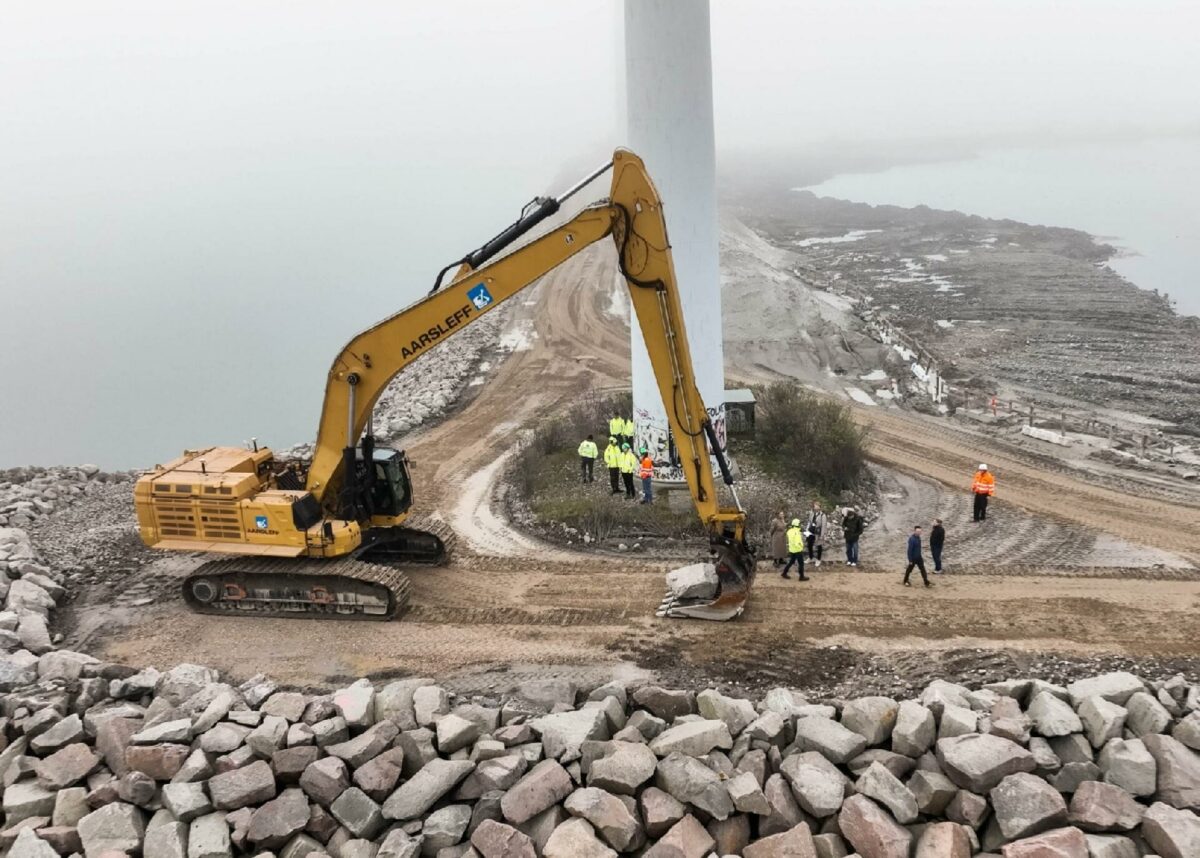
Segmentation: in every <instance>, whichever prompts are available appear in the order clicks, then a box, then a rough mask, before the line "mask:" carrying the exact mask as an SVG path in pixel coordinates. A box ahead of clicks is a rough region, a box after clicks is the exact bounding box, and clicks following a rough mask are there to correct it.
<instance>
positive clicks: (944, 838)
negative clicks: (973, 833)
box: [913, 822, 971, 858]
mask: <svg viewBox="0 0 1200 858" xmlns="http://www.w3.org/2000/svg"><path fill="white" fill-rule="evenodd" d="M970 856H971V838H970V835H968V834H967V829H966V828H964V827H963V826H961V825H959V824H957V823H954V822H935V823H933V824H931V825H927V826H925V829H924V830H923V831H922V832H921V833H920V835H919V836H918V838H917V843H916V847H915V851H914V853H913V858H970Z"/></svg>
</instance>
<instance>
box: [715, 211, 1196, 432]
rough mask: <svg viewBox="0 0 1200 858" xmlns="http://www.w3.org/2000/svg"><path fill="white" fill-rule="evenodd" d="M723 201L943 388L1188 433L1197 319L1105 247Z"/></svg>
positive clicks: (930, 221)
mask: <svg viewBox="0 0 1200 858" xmlns="http://www.w3.org/2000/svg"><path fill="white" fill-rule="evenodd" d="M733 202H734V204H733V205H732V206H731V208H732V209H733V210H734V211H736V213H737V216H738V217H739V218H741V219H742V220H743V221H744V222H745V223H746V224H747V225H749V226H750V227H752V228H753V229H754V230H755V231H757V232H758V233H760V234H761V235H763V236H765V237H766V238H767V239H768V240H769V241H770V242H771V244H773V245H774V246H775V247H777V248H778V249H779V250H780V251H781V252H786V253H787V254H788V255H789V257H790V258H791V259H793V260H794V269H793V270H794V273H795V274H796V275H797V276H798V277H799V278H800V279H802V280H803V281H804V282H806V283H807V284H809V285H811V286H812V287H814V288H816V289H818V290H821V291H824V292H826V293H828V294H829V295H830V296H840V297H842V298H844V299H846V300H847V301H849V302H850V303H851V304H852V305H853V308H854V309H853V312H854V313H855V314H856V315H858V316H860V317H863V318H866V319H884V320H886V321H887V322H888V323H890V324H893V325H895V326H897V327H898V328H900V329H902V330H903V331H904V332H906V333H908V334H910V335H911V336H913V337H914V338H916V339H918V340H919V341H920V343H921V344H922V346H924V347H925V348H927V349H928V351H929V352H930V353H932V354H933V355H934V356H936V357H937V358H939V359H940V362H941V366H942V371H943V375H944V376H945V378H946V379H947V380H948V381H950V382H952V383H954V384H957V385H960V386H964V387H971V388H974V389H975V391H976V392H977V394H978V395H982V394H984V393H988V394H990V393H994V392H999V393H1001V395H1005V394H1009V395H1018V396H1020V395H1022V394H1025V395H1034V394H1042V395H1045V396H1047V397H1050V398H1059V399H1061V401H1063V402H1064V403H1067V404H1073V403H1088V404H1091V405H1092V406H1093V407H1095V408H1097V409H1121V410H1125V411H1128V412H1134V413H1136V414H1138V415H1141V416H1142V417H1144V418H1151V419H1153V420H1158V421H1163V422H1164V423H1165V424H1167V425H1166V426H1164V427H1162V428H1163V431H1169V432H1173V433H1178V434H1194V433H1195V432H1196V429H1195V427H1196V425H1197V422H1198V421H1197V418H1200V319H1197V318H1195V317H1183V316H1178V315H1176V314H1175V312H1174V311H1173V310H1172V309H1171V307H1170V304H1169V302H1168V301H1167V299H1166V297H1165V296H1162V295H1158V294H1156V293H1154V292H1149V291H1145V290H1142V289H1138V288H1137V287H1136V286H1135V285H1134V284H1132V283H1130V282H1129V281H1127V280H1125V279H1124V278H1123V277H1121V276H1120V275H1118V274H1117V273H1115V272H1114V271H1113V270H1112V269H1110V268H1108V267H1107V266H1106V265H1105V262H1106V261H1107V260H1108V259H1110V258H1111V257H1112V256H1113V255H1114V254H1115V250H1114V249H1113V248H1112V247H1109V246H1107V245H1104V244H1100V243H1097V242H1096V241H1094V240H1093V239H1092V237H1091V236H1089V235H1087V234H1086V233H1083V232H1080V231H1078V230H1072V229H1062V228H1057V227H1044V226H1031V225H1028V224H1023V223H1018V222H1016V221H1010V220H992V219H987V218H982V217H977V216H974V215H967V214H962V213H960V212H946V211H936V210H933V209H930V208H927V207H924V206H918V207H916V208H912V209H905V208H900V207H896V206H869V205H865V204H861V203H850V202H845V201H842V200H834V199H829V198H820V197H816V196H814V195H813V194H812V193H810V192H807V191H802V192H798V191H778V192H774V193H765V194H764V195H762V196H760V197H756V198H755V199H754V200H753V205H750V204H749V201H747V200H735V201H733Z"/></svg>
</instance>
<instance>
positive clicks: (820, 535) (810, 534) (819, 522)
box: [804, 501, 828, 569]
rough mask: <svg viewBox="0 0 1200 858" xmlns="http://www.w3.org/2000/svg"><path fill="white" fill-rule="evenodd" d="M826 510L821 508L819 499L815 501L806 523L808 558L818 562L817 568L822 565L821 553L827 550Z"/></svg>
mask: <svg viewBox="0 0 1200 858" xmlns="http://www.w3.org/2000/svg"><path fill="white" fill-rule="evenodd" d="M827 523H828V522H827V519H826V517H825V513H824V511H823V510H822V509H821V504H820V503H819V502H818V501H813V505H812V511H811V512H809V514H808V522H807V523H806V524H805V526H804V529H805V531H806V540H805V541H806V544H807V546H808V559H809V560H813V561H814V562H815V563H816V566H817V568H818V569H819V568H820V567H821V554H822V553H824V550H825V525H826V524H827Z"/></svg>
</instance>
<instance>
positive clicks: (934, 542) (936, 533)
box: [929, 518, 946, 575]
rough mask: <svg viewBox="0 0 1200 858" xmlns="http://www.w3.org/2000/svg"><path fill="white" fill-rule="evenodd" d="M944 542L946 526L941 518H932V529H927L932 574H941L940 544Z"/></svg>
mask: <svg viewBox="0 0 1200 858" xmlns="http://www.w3.org/2000/svg"><path fill="white" fill-rule="evenodd" d="M945 544H946V528H944V527H942V520H941V519H940V518H935V519H934V520H933V529H932V530H930V531H929V556H930V557H932V558H933V574H934V575H941V574H942V546H944V545H945Z"/></svg>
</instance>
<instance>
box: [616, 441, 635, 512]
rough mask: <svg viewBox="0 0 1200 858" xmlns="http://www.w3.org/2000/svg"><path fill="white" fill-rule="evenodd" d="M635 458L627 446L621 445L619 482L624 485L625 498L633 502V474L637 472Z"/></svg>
mask: <svg viewBox="0 0 1200 858" xmlns="http://www.w3.org/2000/svg"><path fill="white" fill-rule="evenodd" d="M637 466H638V460H637V456H635V455H633V451H632V450H630V449H629V445H628V444H622V445H621V463H620V465H619V467H620V468H621V480H622V481H623V482H624V483H625V497H626V498H628V499H629V500H633V499H634V498H635V497H637V494H636V493H635V492H634V490H633V472H634V471H635V470H637Z"/></svg>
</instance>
